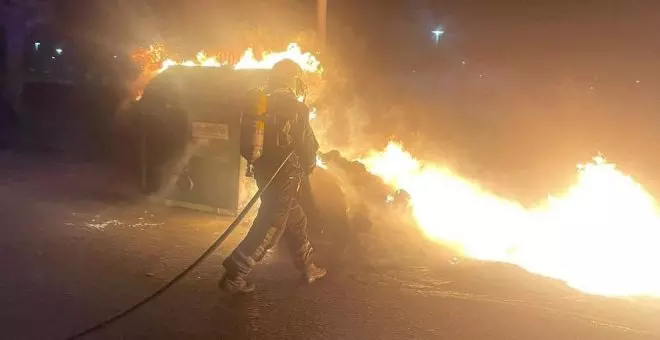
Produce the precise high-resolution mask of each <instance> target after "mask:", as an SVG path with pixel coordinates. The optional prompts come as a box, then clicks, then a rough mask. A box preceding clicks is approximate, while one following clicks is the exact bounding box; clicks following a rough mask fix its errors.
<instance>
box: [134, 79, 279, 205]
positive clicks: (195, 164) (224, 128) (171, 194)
mask: <svg viewBox="0 0 660 340" xmlns="http://www.w3.org/2000/svg"><path fill="white" fill-rule="evenodd" d="M267 73H268V72H267V71H264V70H234V69H231V68H224V67H220V68H197V67H172V68H170V69H169V70H168V71H167V72H163V73H161V74H159V75H158V76H156V77H155V78H154V79H153V80H152V81H151V82H150V83H149V85H148V86H147V87H146V88H145V90H144V93H143V96H142V98H141V100H140V101H138V102H137V104H136V109H137V110H136V111H137V112H138V114H139V115H140V119H139V120H140V122H141V123H140V127H141V139H142V141H141V143H140V144H141V146H140V148H141V151H140V152H141V160H142V161H141V163H142V165H141V167H142V183H143V188H144V189H145V190H147V191H148V192H149V193H152V194H154V197H156V198H157V199H160V200H163V201H164V202H165V203H166V204H168V205H174V206H181V207H186V208H192V209H196V210H203V211H210V212H217V213H221V214H229V215H233V214H236V213H237V210H238V208H239V203H240V202H239V197H240V196H241V185H240V183H241V181H242V180H241V178H242V177H243V175H244V173H245V161H244V160H243V159H242V158H241V155H240V151H239V147H240V145H239V144H240V143H239V142H240V122H241V107H240V105H241V102H242V101H241V99H242V97H243V96H244V95H245V93H246V92H247V91H248V90H249V89H252V88H255V87H258V86H261V85H263V83H264V82H265V81H266V80H267Z"/></svg>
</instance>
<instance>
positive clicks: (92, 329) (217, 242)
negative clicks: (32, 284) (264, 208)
mask: <svg viewBox="0 0 660 340" xmlns="http://www.w3.org/2000/svg"><path fill="white" fill-rule="evenodd" d="M291 155H293V150H291V151H290V152H289V153H288V155H287V156H286V157H285V158H284V160H283V161H282V163H281V164H280V165H279V167H278V168H277V170H275V173H273V175H272V176H271V177H270V179H269V180H268V182H266V184H265V185H264V186H263V187H261V188H259V190H258V191H257V192H256V193H255V194H254V196H252V198H251V199H250V201H249V202H248V203H247V204H246V205H245V207H244V208H243V210H241V212H240V213H239V214H238V215H237V216H236V218H235V219H234V221H233V222H232V223H231V224H230V225H229V227H227V229H226V230H225V231H224V232H223V233H222V235H220V237H218V238H217V239H216V240H215V242H213V244H211V246H210V247H209V248H208V249H206V251H204V253H202V255H200V256H199V257H198V258H197V259H196V260H195V261H194V262H193V263H192V264H190V265H189V266H188V267H187V268H186V269H184V270H183V271H181V272H180V273H179V274H178V275H176V276H175V277H174V278H173V279H171V280H170V281H169V282H167V283H166V284H164V285H163V286H162V287H161V288H160V289H158V290H157V291H155V292H153V293H152V294H151V295H149V296H147V297H146V298H144V299H142V300H141V301H139V302H138V303H136V304H134V305H133V306H131V307H129V308H127V309H125V310H123V311H122V312H120V313H117V314H115V315H114V316H112V317H110V318H108V319H106V320H104V321H102V322H100V323H98V324H96V325H94V326H92V327H90V328H87V329H86V330H84V331H81V332H79V333H76V334H75V335H73V336H70V337H68V338H67V340H73V339H79V338H82V337H83V336H86V335H89V334H91V333H93V332H96V331H98V330H100V329H102V328H105V327H107V326H109V325H111V324H113V323H115V322H116V321H118V320H120V319H123V318H124V317H126V316H127V315H129V314H131V313H133V312H134V311H136V310H137V309H139V308H140V307H142V306H144V305H146V304H147V303H149V302H151V301H152V300H154V299H155V298H157V297H158V296H160V295H161V294H163V293H165V291H167V290H168V289H169V288H170V287H172V286H173V285H174V284H175V283H177V282H178V281H180V280H181V279H183V278H184V277H185V276H186V275H188V274H189V273H190V272H191V271H192V270H193V269H195V268H196V267H197V266H198V265H199V264H200V263H202V262H203V261H204V260H205V259H206V258H207V257H208V256H209V255H211V254H212V253H213V252H214V251H215V250H216V249H218V247H220V245H221V244H222V243H223V242H224V241H225V240H226V239H227V237H229V235H230V234H231V233H232V232H233V231H234V229H236V227H238V225H239V224H240V223H241V221H243V219H244V218H245V215H247V213H248V212H249V211H250V209H252V207H253V206H254V204H255V203H257V200H258V199H259V198H260V197H261V195H262V194H263V192H264V191H265V190H266V189H268V187H269V186H270V184H271V183H272V182H273V180H274V179H275V177H276V176H277V175H278V174H279V173H280V171H281V170H282V168H283V167H284V165H285V164H286V162H287V161H288V160H289V158H291Z"/></svg>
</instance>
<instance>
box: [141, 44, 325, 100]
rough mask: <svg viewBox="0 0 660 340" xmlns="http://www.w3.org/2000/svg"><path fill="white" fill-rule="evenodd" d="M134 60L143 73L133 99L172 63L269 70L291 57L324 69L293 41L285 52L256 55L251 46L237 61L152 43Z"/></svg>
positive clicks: (305, 65)
mask: <svg viewBox="0 0 660 340" xmlns="http://www.w3.org/2000/svg"><path fill="white" fill-rule="evenodd" d="M132 58H133V60H134V61H135V62H136V63H138V64H139V65H140V68H141V71H142V74H141V75H140V76H139V77H138V80H136V81H135V82H134V84H133V86H132V94H133V96H132V97H133V98H136V100H139V99H140V98H141V91H142V90H143V89H144V87H145V86H146V84H147V83H148V82H149V80H151V79H152V78H153V77H154V76H156V75H157V74H159V73H162V72H164V71H166V70H167V69H169V68H170V67H172V66H187V67H225V66H228V65H232V67H233V68H234V69H235V70H245V69H262V70H268V69H271V68H273V65H275V64H276V63H278V62H280V61H282V60H284V59H290V60H293V61H294V62H296V63H297V64H298V65H299V66H300V68H301V69H302V70H303V71H304V72H308V73H316V74H322V73H323V68H322V67H321V63H320V62H319V61H318V59H317V58H316V57H315V56H314V55H312V54H311V53H309V52H303V51H302V49H301V48H300V46H298V44H296V43H291V44H289V46H288V47H287V48H286V50H284V51H282V52H275V51H267V52H263V53H261V55H260V56H259V57H257V56H256V55H255V53H254V50H253V49H252V48H248V49H247V50H246V51H245V52H244V53H243V55H242V56H241V57H240V58H239V59H238V61H236V62H235V63H234V62H233V61H232V60H231V59H232V58H231V57H230V56H228V55H225V54H217V55H211V56H209V55H207V54H206V52H205V51H203V50H202V51H200V52H198V53H197V54H196V56H195V58H194V59H181V58H178V57H177V56H175V55H174V56H172V55H170V54H169V53H168V52H167V50H166V49H165V46H163V45H162V44H153V45H150V46H149V47H148V48H146V49H140V50H138V51H136V52H135V53H133V55H132Z"/></svg>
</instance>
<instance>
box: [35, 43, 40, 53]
mask: <svg viewBox="0 0 660 340" xmlns="http://www.w3.org/2000/svg"><path fill="white" fill-rule="evenodd" d="M39 45H41V43H40V42H38V41H35V42H34V49H35V50H37V51H38V50H39Z"/></svg>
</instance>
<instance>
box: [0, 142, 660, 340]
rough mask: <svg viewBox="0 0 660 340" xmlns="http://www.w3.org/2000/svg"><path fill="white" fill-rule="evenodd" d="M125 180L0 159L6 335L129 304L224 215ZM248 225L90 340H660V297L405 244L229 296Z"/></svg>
mask: <svg viewBox="0 0 660 340" xmlns="http://www.w3.org/2000/svg"><path fill="white" fill-rule="evenodd" d="M118 188H119V184H118V183H115V182H114V179H113V178H112V177H111V176H107V175H106V174H104V173H103V172H102V171H99V168H98V167H97V166H94V165H90V164H87V165H86V164H80V163H77V162H64V161H58V160H56V159H53V158H49V159H45V158H35V157H26V156H15V155H14V156H12V155H7V154H2V155H0V334H1V338H2V339H64V338H66V337H67V336H68V335H71V334H73V333H74V332H75V331H78V330H80V329H82V328H85V327H88V326H90V325H91V324H93V323H95V322H97V321H100V320H102V319H104V318H106V317H107V316H109V315H111V314H113V313H116V312H118V311H120V310H121V309H122V308H124V307H126V306H128V305H130V304H132V303H134V302H135V301H137V300H139V299H140V298H142V297H144V296H146V295H148V294H149V293H151V292H152V291H153V290H155V289H157V288H158V287H159V286H160V285H162V284H163V283H164V282H165V281H167V280H168V279H169V278H171V277H173V276H174V275H175V274H176V273H177V272H178V271H179V270H181V269H182V268H184V267H185V266H186V265H187V264H188V263H189V262H190V261H192V260H193V259H194V258H196V256H198V255H199V254H200V253H201V251H202V250H203V249H205V247H207V246H208V245H210V244H211V243H212V242H213V240H214V239H215V238H216V237H217V236H218V235H219V234H220V233H221V232H222V231H223V230H224V228H225V227H226V225H227V224H228V223H229V220H228V219H227V218H222V217H214V216H209V215H203V214H196V213H192V212H187V211H183V210H172V209H166V208H163V207H159V206H154V205H150V204H148V203H144V202H141V201H139V200H130V199H126V196H124V195H120V194H118V193H117V191H118ZM245 229H246V226H242V227H241V228H240V230H239V232H238V233H237V234H236V235H234V236H232V237H231V238H230V239H229V240H228V242H227V244H226V245H225V246H223V247H222V249H221V251H220V252H218V253H217V254H214V255H213V256H211V257H210V258H209V260H208V261H207V262H205V263H204V264H202V266H201V267H200V268H199V269H198V270H196V271H195V272H194V273H193V274H192V275H191V276H190V277H188V278H186V279H185V280H184V281H182V282H181V283H180V284H178V285H176V286H174V287H173V288H172V289H171V290H170V291H168V292H167V293H166V294H165V295H163V296H162V297H160V298H159V299H157V300H156V301H154V302H153V303H151V304H149V305H147V306H145V307H144V308H143V309H141V310H139V311H138V312H136V313H135V314H132V315H131V316H129V317H127V318H126V319H123V320H121V321H119V322H118V323H116V324H114V325H112V326H111V327H108V328H107V329H104V330H102V331H100V332H98V333H96V334H95V335H94V336H92V337H89V338H94V339H96V338H98V339H457V340H471V339H479V340H481V339H484V340H500V339H502V340H505V339H506V340H511V339H522V340H527V339H538V340H542V339H561V340H564V339H580V340H591V339H593V340H605V339H613V340H614V339H616V340H625V339H660V323H658V322H657V320H658V318H659V317H660V302H658V301H653V300H622V299H611V298H604V297H597V296H588V295H584V294H581V293H579V292H576V291H574V290H571V289H569V288H567V287H566V286H565V285H563V284H562V283H561V282H556V281H552V280H548V279H545V278H541V277H537V276H534V275H531V274H528V273H525V272H524V271H522V270H519V269H517V268H513V267H510V266H505V265H500V264H491V263H479V262H472V261H468V260H464V261H459V262H455V261H450V259H449V258H448V257H447V256H443V255H442V253H441V252H437V253H436V252H434V251H432V250H427V249H425V250H424V252H420V251H416V250H415V249H409V248H414V247H413V246H410V245H406V244H400V246H399V247H400V248H399V249H391V248H378V247H376V248H375V250H371V251H370V252H368V253H363V252H358V251H357V248H355V249H352V250H349V251H348V252H346V253H345V252H339V251H336V248H335V247H334V246H333V245H332V244H325V245H323V246H320V247H319V248H320V249H319V261H320V262H321V264H323V265H327V266H328V268H329V269H330V274H329V276H328V277H327V278H326V279H325V280H323V281H321V282H319V283H317V284H314V285H311V286H304V285H300V284H299V281H298V276H297V273H296V272H295V271H294V270H293V268H292V266H291V265H290V264H289V263H288V262H287V259H286V256H285V255H282V254H279V253H275V254H273V255H272V256H271V257H269V258H267V259H266V260H265V263H264V264H263V265H261V266H260V267H258V268H257V269H256V270H255V272H254V273H253V276H252V279H253V281H254V282H255V283H256V284H257V285H258V289H259V290H258V292H257V293H256V294H255V295H253V296H249V297H241V298H228V297H226V296H224V295H223V294H221V293H220V292H219V291H218V289H217V280H218V279H219V277H220V274H221V271H220V263H221V261H222V259H223V257H224V256H225V255H226V254H227V253H228V252H229V251H231V249H232V248H233V246H234V245H235V244H236V242H237V241H238V240H239V239H240V237H241V236H242V234H243V233H244V232H245ZM427 247H433V245H431V244H428V245H427ZM650 270H651V269H650Z"/></svg>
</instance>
